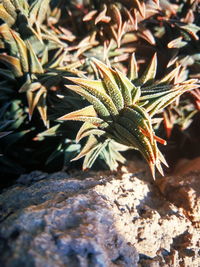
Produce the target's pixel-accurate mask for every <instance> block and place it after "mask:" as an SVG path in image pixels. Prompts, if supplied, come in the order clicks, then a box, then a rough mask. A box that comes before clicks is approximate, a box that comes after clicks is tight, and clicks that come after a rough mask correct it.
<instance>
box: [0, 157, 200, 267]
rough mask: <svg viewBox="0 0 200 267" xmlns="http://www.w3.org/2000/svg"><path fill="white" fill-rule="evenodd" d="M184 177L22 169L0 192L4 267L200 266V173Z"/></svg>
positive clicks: (140, 167)
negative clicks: (21, 173)
mask: <svg viewBox="0 0 200 267" xmlns="http://www.w3.org/2000/svg"><path fill="white" fill-rule="evenodd" d="M184 175H185V176H184V177H183V178H182V180H181V176H179V178H177V177H176V176H174V177H173V176H170V177H165V178H163V179H160V180H158V182H156V183H155V182H154V181H153V180H152V179H151V177H150V175H149V172H148V171H147V168H146V166H144V164H143V163H141V162H136V161H134V162H129V164H127V166H126V167H125V166H124V167H122V169H121V170H120V171H119V172H117V173H110V172H96V173H95V172H93V173H92V172H88V173H77V174H73V175H67V174H66V173H64V172H63V173H55V174H51V175H48V174H45V173H41V172H33V173H31V174H29V175H23V176H21V177H20V178H19V179H18V181H17V184H16V185H14V186H12V187H10V188H8V189H6V190H4V192H2V194H1V196H0V215H1V216H0V266H3V267H4V266H5V267H7V266H8V267H18V266H19V267H21V266H23V267H24V266H25V267H29V266H30V267H32V266H36V267H43V266H45V267H57V266H58V267H60V266H63V267H64V266H67V267H68V266H69V267H79V266H80V267H93V266H94V267H115V266H126V267H135V266H143V267H156V266H166V267H167V266H175V267H176V266H177V267H178V266H184V267H186V266H190V267H197V266H200V242H199V240H200V231H199V228H198V218H199V217H198V209H199V198H200V196H199V191H198V190H199V189H198V188H199V187H198V186H196V185H197V183H198V181H199V179H200V172H198V171H196V172H195V173H194V172H193V173H192V174H188V175H187V174H184ZM189 177H192V178H191V179H190V178H189ZM176 178H177V180H176ZM190 181H191V183H190ZM182 186H183V188H184V189H182ZM177 188H178V189H177ZM173 190H174V191H173ZM187 190H188V192H189V193H188V194H187V193H185V192H186V191H187ZM191 190H193V191H192V193H190V191H191ZM183 191H184V193H182V192H183ZM170 192H174V194H175V195H176V196H177V197H175V196H174V195H173V193H171V194H170ZM172 196H173V197H172ZM180 198H183V199H182V202H181V204H180Z"/></svg>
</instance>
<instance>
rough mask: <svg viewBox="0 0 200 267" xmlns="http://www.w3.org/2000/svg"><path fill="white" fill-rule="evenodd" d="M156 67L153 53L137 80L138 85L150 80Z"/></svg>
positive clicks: (153, 76) (154, 73)
mask: <svg viewBox="0 0 200 267" xmlns="http://www.w3.org/2000/svg"><path fill="white" fill-rule="evenodd" d="M156 69H157V56H156V54H154V56H153V58H152V60H151V62H150V64H149V66H148V67H147V69H146V70H145V72H144V73H143V75H142V77H141V78H140V79H139V80H138V81H137V83H138V84H139V85H143V84H145V83H146V82H148V81H151V80H153V79H154V78H155V76H156Z"/></svg>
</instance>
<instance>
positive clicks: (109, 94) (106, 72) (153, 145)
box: [59, 55, 197, 177]
mask: <svg viewBox="0 0 200 267" xmlns="http://www.w3.org/2000/svg"><path fill="white" fill-rule="evenodd" d="M93 62H94V63H95V65H96V67H97V68H98V70H99V72H100V73H101V75H102V79H101V80H95V81H94V80H88V79H82V78H68V79H69V80H70V81H72V82H74V83H75V84H77V85H78V86H77V85H68V86H67V87H68V88H69V89H71V90H73V91H74V92H76V93H78V94H79V95H81V96H83V97H85V98H86V99H87V100H88V101H89V102H90V103H91V104H92V105H90V106H87V107H85V108H83V109H80V110H78V111H74V112H71V113H69V114H67V115H64V116H62V117H61V118H59V120H77V121H84V124H83V125H82V127H81V128H80V130H79V132H78V134H77V141H79V140H81V139H82V138H83V137H85V136H90V137H89V139H88V141H87V143H86V145H85V147H84V148H83V150H82V151H81V152H80V154H79V155H78V156H77V157H76V158H75V159H79V158H81V157H83V156H86V157H87V155H88V154H93V153H98V151H97V149H96V148H97V147H98V146H99V143H100V141H99V140H106V139H114V140H115V141H116V142H118V143H120V144H123V145H126V146H129V147H132V148H134V149H137V150H139V151H140V152H141V154H142V155H143V157H144V158H145V159H146V161H147V162H148V164H149V166H150V168H151V172H152V175H153V177H155V167H157V169H158V170H159V172H160V173H161V174H163V171H162V167H161V163H164V164H165V165H167V163H166V161H165V159H164V157H163V155H162V153H161V152H160V150H159V149H158V146H157V142H159V143H161V144H166V142H165V141H164V140H163V139H161V138H159V137H157V136H156V135H155V133H154V130H153V127H152V116H153V115H155V114H156V113H158V112H160V111H161V110H162V109H163V108H164V107H166V106H167V105H169V104H170V103H171V102H172V101H173V100H174V99H175V98H176V97H178V96H180V95H181V94H182V93H184V92H185V91H188V90H191V89H193V88H196V87H197V85H196V84H195V82H196V80H194V79H193V80H188V81H186V82H183V83H180V84H174V85H172V84H170V81H171V80H173V78H174V77H175V76H176V74H177V71H178V69H175V70H173V71H172V72H171V73H169V74H168V75H166V76H165V77H164V78H163V79H161V80H160V81H158V82H154V83H153V84H152V81H153V80H154V78H155V75H156V67H157V57H156V55H154V57H153V59H152V61H151V63H150V65H149V66H148V67H147V69H146V71H145V72H144V74H143V75H142V76H141V77H140V78H137V77H138V73H137V68H136V61H135V59H134V57H133V58H132V66H131V68H130V70H131V71H130V73H129V77H130V78H131V79H132V80H134V82H131V80H130V79H128V78H127V77H126V76H125V75H124V74H123V73H121V72H120V71H118V70H117V69H116V70H113V69H112V68H110V67H108V66H106V65H105V64H103V63H102V62H100V61H98V60H97V59H93ZM150 84H152V85H150ZM96 136H97V137H96ZM99 150H100V149H99Z"/></svg>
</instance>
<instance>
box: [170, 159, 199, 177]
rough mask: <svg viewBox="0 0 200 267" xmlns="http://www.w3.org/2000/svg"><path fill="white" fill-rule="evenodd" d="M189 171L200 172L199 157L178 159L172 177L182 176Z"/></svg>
mask: <svg viewBox="0 0 200 267" xmlns="http://www.w3.org/2000/svg"><path fill="white" fill-rule="evenodd" d="M191 171H200V157H197V158H194V159H184V158H183V159H180V160H179V161H178V163H177V164H176V166H175V169H174V171H173V174H174V175H184V174H188V173H190V172H191Z"/></svg>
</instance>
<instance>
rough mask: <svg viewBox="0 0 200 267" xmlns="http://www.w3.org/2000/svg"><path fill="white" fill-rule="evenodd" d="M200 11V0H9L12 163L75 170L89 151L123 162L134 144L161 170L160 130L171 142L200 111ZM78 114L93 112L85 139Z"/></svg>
mask: <svg viewBox="0 0 200 267" xmlns="http://www.w3.org/2000/svg"><path fill="white" fill-rule="evenodd" d="M198 13H199V12H198V1H197V0H183V1H179V0H177V1H170V0H160V1H157V0H145V1H138V0H134V1H129V0H124V1H122V0H117V1H114V0H102V1H99V0H73V1H65V0H59V1H56V0H0V91H1V94H0V126H1V127H0V130H1V132H3V133H10V134H9V135H7V136H4V138H1V139H0V144H1V147H2V148H1V151H0V153H1V154H2V156H1V157H0V168H1V169H2V170H3V172H4V173H6V172H7V173H10V172H12V173H17V175H18V174H20V173H21V172H24V171H29V170H31V169H35V168H39V169H43V170H45V171H46V168H47V170H49V167H50V169H51V170H58V168H65V169H67V170H68V169H70V168H71V166H77V165H75V164H79V162H78V163H76V162H72V163H70V160H71V159H72V158H73V157H75V158H79V157H81V156H83V155H85V158H84V162H83V168H84V169H87V168H90V167H91V166H92V165H93V164H94V162H97V163H98V164H99V163H101V162H103V164H104V163H105V164H104V166H105V165H107V167H109V168H110V169H116V168H117V166H118V162H122V163H123V162H124V161H125V158H124V157H122V155H121V154H120V151H124V150H126V149H130V148H136V149H138V150H139V151H140V152H141V153H142V155H143V156H144V158H145V159H146V160H147V162H148V163H149V165H150V167H151V170H152V173H154V170H155V168H158V169H159V170H160V172H162V167H161V163H162V162H163V163H166V162H165V160H164V157H163V156H162V155H161V152H160V150H159V148H158V143H159V142H161V143H163V144H165V141H164V140H163V139H162V138H159V137H157V136H156V135H157V134H158V133H159V134H158V135H160V136H162V137H163V138H166V139H167V140H168V139H169V143H170V142H171V141H170V138H171V137H170V136H171V132H172V130H173V128H174V126H176V125H177V126H178V127H179V129H180V131H182V133H183V135H184V131H186V132H187V134H189V132H190V131H187V130H186V129H188V128H190V126H189V125H193V121H194V120H197V119H198V114H197V113H198V111H199V88H197V87H198V86H197V79H199V51H200V50H199V48H200V47H199V32H200V31H199V29H200V28H199V26H200V25H199V16H198ZM132 53H135V54H136V55H137V64H136V61H135V59H134V56H132ZM154 53H157V55H158V59H159V61H158V67H157V72H156V65H157V62H156V61H157V60H156V56H154V57H153V60H152V62H151V64H150V65H149V67H148V68H147V71H145V68H146V66H147V64H148V62H149V61H150V58H151V57H152V55H153V54H154ZM94 57H95V58H97V59H98V60H100V61H103V62H105V63H107V65H108V66H105V65H103V63H101V62H99V61H98V60H95V59H94V60H91V58H94ZM130 62H131V63H130ZM166 69H167V71H166ZM143 72H144V74H142V73H143ZM127 73H128V75H126V74H127ZM167 73H168V74H167ZM126 76H127V77H126ZM155 76H156V77H155ZM70 77H72V78H70ZM75 77H76V78H75ZM77 77H79V78H77ZM138 77H139V78H138ZM162 77H164V78H162ZM72 82H73V85H72ZM75 84H76V86H75ZM65 85H67V87H68V89H67V90H66V88H65ZM193 88H194V90H190V89H193ZM185 91H189V93H187V94H184V96H183V97H181V98H179V96H180V95H181V94H182V93H183V92H185ZM175 99H176V102H175V101H174V102H173V103H172V101H173V100H175ZM88 102H90V103H91V105H90V106H88ZM164 107H166V108H165V110H164V111H163V108H164ZM75 110H80V112H79V111H77V112H78V113H76V111H75ZM81 112H82V113H85V114H86V115H88V112H91V114H93V115H92V116H89V118H88V117H87V116H86V117H82V116H81V115H80V114H82V113H81ZM66 113H67V114H68V115H66V116H65V115H64V114H66ZM79 113H80V114H79ZM77 114H79V115H80V116H79V117H78V115H77ZM82 115H83V114H82ZM59 117H61V118H65V119H66V121H62V120H59V121H58V120H56V119H57V118H59ZM70 118H71V119H73V120H75V119H78V120H85V121H84V124H83V126H82V127H81V129H80V130H79V132H78V134H77V141H79V142H78V144H76V142H75V136H76V133H77V131H78V129H79V127H80V125H81V122H80V123H77V122H76V121H74V122H73V120H72V121H71V122H70V121H69V119H70ZM123 118H124V120H123ZM130 118H131V119H130ZM125 121H126V123H125ZM197 123H198V122H197ZM125 124H126V125H125ZM127 125H128V126H127ZM125 126H127V127H125ZM160 126H161V127H160ZM163 126H164V127H163ZM122 132H123V133H122ZM186 132H185V134H186ZM125 133H126V134H125ZM87 135H88V136H89V139H88V142H86V145H85V147H83V146H84V144H85V139H83V140H82V138H83V137H85V136H87ZM126 135H127V137H125V136H126ZM20 146H21V147H20ZM168 147H169V146H168ZM38 148H40V149H38ZM81 149H82V150H81ZM166 150H167V149H166ZM166 150H165V151H166ZM22 151H23V153H22ZM80 151H81V152H80ZM79 152H80V154H79V156H77V154H78V153H79ZM76 156H77V157H76ZM96 159H97V161H96ZM52 162H53V164H52ZM98 164H96V165H95V166H99V165H98ZM47 166H48V167H47ZM58 166H59V167H58ZM64 166H65V167H64ZM78 166H79V165H78ZM153 175H154V174H153Z"/></svg>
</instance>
